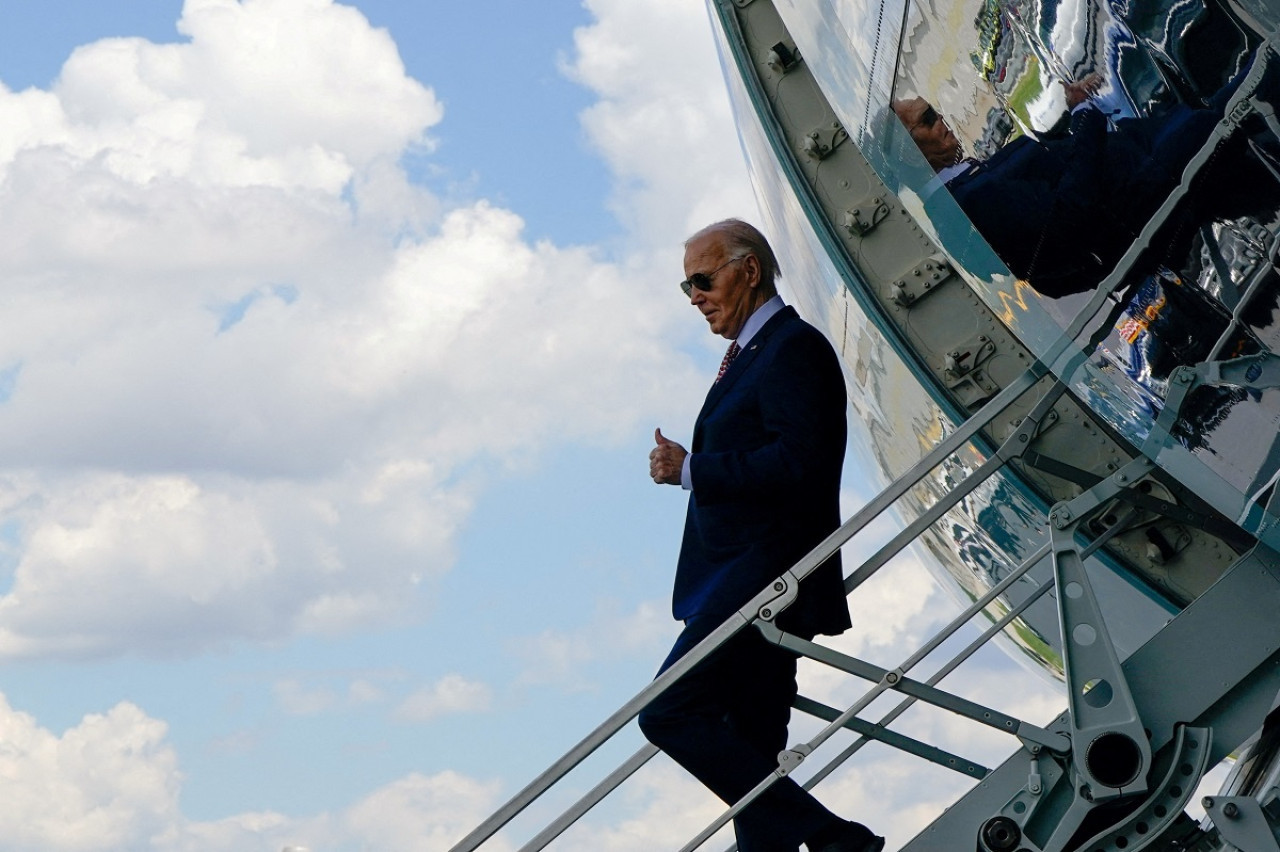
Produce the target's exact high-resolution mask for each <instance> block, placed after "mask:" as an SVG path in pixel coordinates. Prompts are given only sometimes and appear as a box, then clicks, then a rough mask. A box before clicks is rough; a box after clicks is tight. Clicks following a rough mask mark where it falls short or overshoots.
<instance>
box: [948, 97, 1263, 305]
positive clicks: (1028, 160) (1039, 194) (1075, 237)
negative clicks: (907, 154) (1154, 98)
mask: <svg viewBox="0 0 1280 852" xmlns="http://www.w3.org/2000/svg"><path fill="white" fill-rule="evenodd" d="M1219 118H1221V109H1220V105H1219V104H1217V103H1216V102H1215V103H1214V104H1213V105H1212V106H1211V107H1210V108H1207V109H1192V108H1190V107H1187V106H1178V107H1175V108H1174V109H1172V110H1169V111H1168V112H1166V113H1164V114H1162V115H1160V116H1156V117H1152V118H1136V119H1124V120H1121V121H1119V122H1118V123H1117V125H1116V129H1115V130H1114V131H1113V132H1110V133H1109V132H1107V121H1106V117H1105V116H1103V114H1102V113H1100V112H1098V111H1097V110H1094V109H1084V110H1081V111H1079V112H1077V113H1075V114H1074V115H1073V116H1072V117H1071V129H1070V132H1069V133H1066V134H1063V135H1060V136H1056V137H1047V138H1042V139H1038V140H1036V139H1031V138H1029V137H1027V136H1022V137H1019V138H1018V139H1015V140H1014V141H1012V142H1010V143H1009V144H1008V145H1005V146H1004V147H1003V148H1001V149H1000V150H999V151H997V152H996V153H995V154H994V155H992V156H991V157H990V158H989V159H988V160H986V161H985V162H983V163H980V164H978V165H977V167H976V168H974V169H972V170H971V171H970V172H968V173H966V174H963V175H960V176H959V177H956V178H954V179H952V180H951V181H949V182H948V183H947V189H948V190H949V191H950V192H951V194H952V196H954V198H955V200H956V202H957V203H958V204H959V205H960V208H961V209H962V210H964V212H965V214H966V215H967V216H968V217H969V219H970V221H972V222H973V225H974V227H975V228H976V229H977V230H978V233H979V234H981V235H982V237H983V238H984V239H985V240H986V241H987V242H988V243H989V244H990V245H991V247H992V248H993V249H994V250H995V252H996V254H998V255H999V256H1000V258H1001V259H1002V260H1003V261H1004V262H1005V264H1006V265H1007V266H1008V267H1009V270H1010V271H1011V272H1013V273H1014V274H1015V275H1017V276H1018V277H1019V278H1023V279H1026V280H1027V281H1029V282H1030V283H1031V285H1032V286H1033V287H1035V288H1036V289H1037V290H1039V291H1040V292H1042V293H1045V294H1047V295H1051V296H1059V295H1064V294H1066V293H1075V292H1082V291H1084V290H1088V289H1092V288H1093V287H1096V286H1097V284H1098V283H1099V282H1100V281H1101V280H1102V278H1103V277H1105V276H1106V275H1107V274H1108V273H1109V272H1110V271H1111V270H1112V269H1113V268H1114V267H1115V264H1116V262H1117V261H1118V260H1119V259H1120V257H1121V255H1123V254H1124V252H1125V251H1126V250H1127V249H1128V247H1129V245H1130V244H1131V243H1132V242H1133V239H1134V237H1135V236H1136V235H1137V234H1138V233H1139V232H1140V231H1141V229H1142V227H1143V225H1145V224H1146V221H1147V220H1148V219H1149V218H1150V217H1151V215H1152V213H1154V212H1155V210H1156V208H1157V207H1159V206H1160V204H1161V202H1163V201H1164V199H1165V198H1166V197H1167V196H1168V194H1169V192H1170V191H1171V190H1172V189H1173V188H1174V187H1175V186H1176V185H1177V182H1178V180H1179V178H1180V177H1181V174H1182V170H1183V168H1184V167H1185V166H1186V164H1187V163H1188V162H1189V161H1190V159H1191V157H1192V155H1193V154H1194V153H1195V152H1196V151H1197V150H1198V149H1199V147H1200V146H1201V145H1202V144H1203V143H1204V141H1205V140H1206V139H1207V138H1208V135H1209V133H1210V132H1211V131H1212V129H1213V126H1214V125H1215V124H1216V123H1217V121H1218V119H1219ZM1223 179H1229V178H1227V177H1225V176H1224V177H1223ZM1215 182H1216V181H1215ZM1228 185H1230V184H1228ZM1237 189H1238V188H1237ZM1237 194H1239V193H1238V192H1237ZM1216 203H1217V202H1216V200H1214V199H1213V198H1206V199H1204V200H1203V202H1202V204H1203V205H1206V206H1210V207H1212V206H1213V205H1214V204H1216ZM1219 206H1221V205H1219ZM1236 206H1239V205H1238V204H1237V205H1236ZM1188 215H1192V214H1191V213H1190V211H1188ZM1236 215H1239V214H1238V213H1237V214H1236ZM1182 225H1183V220H1182V219H1175V223H1174V227H1175V228H1181V227H1182ZM1162 247H1163V246H1162V245H1157V249H1160V248H1162Z"/></svg>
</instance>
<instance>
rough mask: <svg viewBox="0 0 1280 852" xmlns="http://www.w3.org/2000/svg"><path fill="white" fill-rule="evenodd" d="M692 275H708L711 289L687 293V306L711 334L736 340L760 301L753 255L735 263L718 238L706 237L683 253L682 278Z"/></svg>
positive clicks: (756, 267) (757, 272)
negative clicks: (703, 322) (697, 313)
mask: <svg viewBox="0 0 1280 852" xmlns="http://www.w3.org/2000/svg"><path fill="white" fill-rule="evenodd" d="M695 273H703V274H705V275H709V276H710V278H711V289H710V290H699V289H698V288H697V287H694V288H692V289H690V290H689V303H690V304H691V305H693V306H694V307H696V308H697V309H698V310H700V311H702V316H703V317H704V318H705V319H706V321H707V324H708V325H709V326H711V331H712V333H714V334H718V335H720V336H721V337H723V338H726V339H727V340H736V339H737V337H738V334H739V332H741V331H742V326H743V324H745V323H746V321H747V318H748V317H749V316H751V314H752V312H753V311H754V310H755V309H756V308H757V307H759V305H760V302H761V301H762V300H761V299H760V298H759V297H760V261H758V260H757V259H756V257H755V255H753V254H747V255H741V256H736V259H735V255H733V254H730V253H729V251H728V249H727V248H726V247H725V245H724V241H723V238H722V237H721V236H720V235H719V234H707V235H706V236H704V237H701V238H699V239H696V240H694V241H693V242H691V243H689V245H688V247H686V248H685V251H684V274H685V277H686V278H690V277H692V276H693V275H694V274H695Z"/></svg>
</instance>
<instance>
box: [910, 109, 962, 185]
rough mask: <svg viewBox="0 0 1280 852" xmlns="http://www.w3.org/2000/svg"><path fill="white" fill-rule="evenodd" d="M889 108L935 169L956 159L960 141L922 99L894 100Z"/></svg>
mask: <svg viewBox="0 0 1280 852" xmlns="http://www.w3.org/2000/svg"><path fill="white" fill-rule="evenodd" d="M893 111H894V112H895V113H897V114H898V120H900V121H901V122H902V123H903V125H904V126H905V127H906V128H907V131H908V132H909V133H910V134H911V139H912V141H914V142H915V143H916V147H918V148H919V149H920V153H922V154H924V158H925V159H926V160H928V161H929V165H931V166H933V168H934V170H935V171H936V170H938V169H944V168H946V167H947V166H950V165H953V164H955V163H956V162H958V161H959V160H960V140H959V139H957V138H956V135H955V134H954V133H952V132H951V128H950V127H949V126H948V125H947V122H946V119H944V118H943V117H942V116H940V115H938V112H937V110H935V109H934V108H933V107H932V106H930V105H929V102H928V101H926V100H925V99H924V98H912V99H910V100H905V101H894V102H893Z"/></svg>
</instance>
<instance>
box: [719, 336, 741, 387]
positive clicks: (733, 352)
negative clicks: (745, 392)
mask: <svg viewBox="0 0 1280 852" xmlns="http://www.w3.org/2000/svg"><path fill="white" fill-rule="evenodd" d="M741 351H742V348H741V347H740V346H738V341H736V340H735V341H733V342H732V343H730V344H729V349H728V351H727V352H725V353H724V358H723V359H722V360H721V361H720V372H718V373H716V381H717V382H718V381H720V380H721V379H723V378H724V373H725V370H728V369H729V365H730V364H732V363H733V359H734V358H737V357H738V353H739V352H741Z"/></svg>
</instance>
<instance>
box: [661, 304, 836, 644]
mask: <svg viewBox="0 0 1280 852" xmlns="http://www.w3.org/2000/svg"><path fill="white" fill-rule="evenodd" d="M845 408H846V397H845V388H844V377H843V374H842V372H841V369H840V363H839V360H838V359H837V356H836V353H835V350H833V349H832V347H831V344H830V343H829V342H828V341H827V339H826V338H825V337H824V336H823V335H822V333H821V332H819V331H818V330H817V329H815V328H814V327H813V326H811V325H809V324H808V323H806V322H805V321H804V320H802V319H800V317H799V316H798V315H797V314H796V312H795V309H793V308H790V307H787V308H783V309H782V310H781V311H779V312H778V313H777V314H775V315H774V316H773V317H771V318H770V319H769V320H768V322H766V323H765V324H764V326H763V327H762V328H761V329H760V330H759V331H758V332H756V334H755V336H754V337H752V338H751V340H750V341H749V342H748V344H747V347H746V348H745V349H744V350H743V351H742V352H741V353H740V354H739V355H738V357H737V358H736V359H735V360H734V362H733V364H731V365H730V367H729V369H728V371H727V372H726V373H725V375H724V377H723V378H722V379H721V380H720V381H719V382H717V383H716V384H714V385H713V386H712V388H711V391H710V393H708V394H707V400H706V402H705V403H704V404H703V406H702V412H701V413H700V414H699V415H698V420H697V423H696V425H695V426H694V431H693V442H692V446H691V452H692V453H693V455H692V457H691V459H690V476H691V478H692V480H693V492H692V493H691V495H690V497H689V511H688V515H687V517H686V520H685V528H684V540H683V543H682V544H681V547H680V559H679V563H678V565H677V568H676V581H675V593H674V595H673V601H672V602H673V606H672V610H673V613H674V615H675V617H676V618H677V619H680V620H687V619H690V618H694V617H697V616H711V617H714V618H716V619H723V618H726V617H728V616H729V615H730V614H731V613H732V612H734V611H736V610H737V609H739V608H740V607H742V606H743V605H744V604H745V603H746V602H747V601H748V600H750V599H751V598H752V597H754V596H755V595H756V594H758V593H759V592H760V590H761V589H763V588H764V587H765V586H766V585H767V584H768V583H770V582H772V581H773V580H775V579H776V578H777V577H778V576H779V575H780V574H782V573H783V572H784V571H786V570H787V569H788V568H790V567H792V566H793V565H794V564H795V563H796V562H797V561H798V560H799V559H800V558H801V557H802V556H804V555H805V554H806V553H808V552H809V551H810V550H812V549H813V548H814V546H816V545H817V544H818V543H819V542H821V541H822V540H823V539H824V538H826V536H827V535H829V534H830V533H831V532H832V531H834V530H835V529H836V527H838V526H839V525H840V471H841V466H842V464H843V462H844V449H845V433H846V428H847V427H846V423H845ZM778 625H779V626H780V627H782V628H783V629H784V630H787V631H789V632H794V633H798V634H801V635H808V636H813V635H816V634H818V633H827V634H835V633H840V632H841V631H843V630H845V629H846V628H847V627H849V610H848V605H847V603H846V600H845V593H844V584H843V579H842V574H841V567H840V556H839V554H838V553H837V554H836V555H835V556H833V557H832V558H831V559H829V560H828V561H827V562H825V563H824V564H823V565H821V566H820V567H819V568H818V569H817V570H816V571H814V572H813V573H812V574H810V575H809V576H808V577H807V578H806V579H805V581H804V582H803V583H802V584H801V589H800V595H799V598H798V599H797V600H796V602H795V603H793V604H792V605H791V606H790V607H789V608H788V609H787V610H786V611H784V612H783V613H782V615H781V616H780V617H779V618H778Z"/></svg>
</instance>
